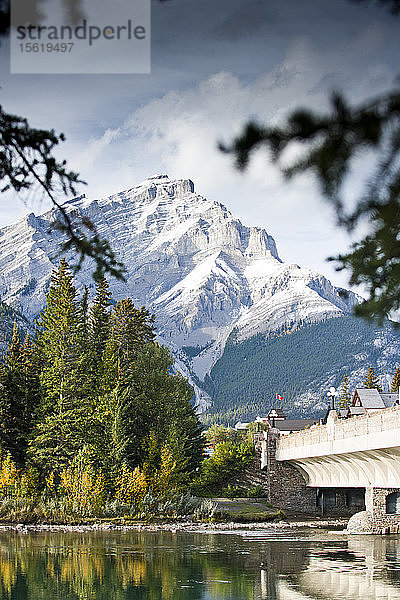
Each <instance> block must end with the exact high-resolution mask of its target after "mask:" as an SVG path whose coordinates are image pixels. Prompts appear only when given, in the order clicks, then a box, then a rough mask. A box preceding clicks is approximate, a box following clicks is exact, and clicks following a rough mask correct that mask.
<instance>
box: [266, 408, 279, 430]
mask: <svg viewBox="0 0 400 600" xmlns="http://www.w3.org/2000/svg"><path fill="white" fill-rule="evenodd" d="M268 416H269V418H270V419H272V428H273V429H275V419H276V418H277V417H278V416H279V415H278V413H277V412H276V410H275V409H274V408H273V409H272V410H270V411H269V415H268Z"/></svg>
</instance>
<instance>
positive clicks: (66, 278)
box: [29, 259, 103, 472]
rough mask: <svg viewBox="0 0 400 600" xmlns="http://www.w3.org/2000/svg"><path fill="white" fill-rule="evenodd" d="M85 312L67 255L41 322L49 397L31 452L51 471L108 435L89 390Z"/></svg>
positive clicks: (45, 389) (39, 339)
mask: <svg viewBox="0 0 400 600" xmlns="http://www.w3.org/2000/svg"><path fill="white" fill-rule="evenodd" d="M85 310H86V309H85V307H84V306H82V304H81V303H80V302H79V301H78V300H77V292H76V289H75V287H74V285H73V283H72V275H71V272H70V270H69V267H68V264H67V262H66V260H65V259H62V260H61V261H60V265H59V268H58V269H57V270H55V271H54V272H53V274H52V278H51V286H50V290H49V293H48V295H47V304H46V307H45V308H44V310H43V312H42V313H41V315H40V320H39V322H38V328H39V331H38V336H37V347H38V352H39V354H40V357H41V361H42V370H41V374H40V379H41V384H42V387H43V401H42V403H41V407H40V412H41V415H40V416H41V420H40V423H39V424H38V426H37V428H36V430H35V434H34V436H33V438H32V440H31V443H30V449H29V453H30V456H31V457H32V459H33V460H34V461H35V462H36V463H37V464H38V465H39V466H40V467H41V468H42V469H44V470H46V471H49V470H52V471H56V472H57V471H59V470H60V469H61V468H63V467H64V466H65V465H66V464H67V463H68V462H69V461H70V460H71V459H72V457H73V456H74V455H75V454H76V452H78V451H79V449H80V448H82V447H83V446H84V445H85V444H87V445H92V446H96V445H97V444H99V443H100V441H101V439H102V438H103V435H102V431H101V427H100V424H99V422H98V421H97V419H96V418H95V416H94V407H93V402H92V398H91V397H90V394H89V393H88V390H89V389H90V385H88V381H87V378H88V375H87V369H86V365H87V356H86V354H85V351H86V349H87V343H86V341H85V339H84V336H83V333H84V331H85V325H84V322H85V318H84V314H85Z"/></svg>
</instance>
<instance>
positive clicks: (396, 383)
mask: <svg viewBox="0 0 400 600" xmlns="http://www.w3.org/2000/svg"><path fill="white" fill-rule="evenodd" d="M399 388H400V369H399V367H397V369H396V370H395V372H394V375H393V381H392V386H391V388H390V391H391V392H398V391H399Z"/></svg>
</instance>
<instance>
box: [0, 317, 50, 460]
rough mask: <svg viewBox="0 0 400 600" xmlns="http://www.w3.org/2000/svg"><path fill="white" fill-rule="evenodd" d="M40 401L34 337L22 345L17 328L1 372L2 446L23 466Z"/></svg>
mask: <svg viewBox="0 0 400 600" xmlns="http://www.w3.org/2000/svg"><path fill="white" fill-rule="evenodd" d="M40 397H41V388H40V381H39V372H38V366H37V364H36V361H35V357H34V352H33V347H32V343H31V340H30V337H29V336H27V337H26V339H25V342H24V343H23V344H22V343H21V340H20V337H19V334H18V330H17V327H16V325H15V324H14V330H13V336H12V341H11V343H10V345H9V348H8V352H7V354H6V356H5V361H4V364H3V365H2V366H1V368H0V445H1V448H2V449H3V450H5V451H7V452H9V453H10V454H11V457H12V459H13V460H14V461H15V462H16V463H17V465H19V466H24V464H25V462H26V451H27V447H28V440H29V436H30V435H31V432H32V429H33V426H34V420H35V413H36V410H37V408H38V405H39V402H40Z"/></svg>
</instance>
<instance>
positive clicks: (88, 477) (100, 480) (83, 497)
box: [60, 448, 105, 514]
mask: <svg viewBox="0 0 400 600" xmlns="http://www.w3.org/2000/svg"><path fill="white" fill-rule="evenodd" d="M60 491H61V494H62V495H63V496H64V500H65V502H66V504H67V505H69V506H70V508H72V509H73V510H75V511H77V512H79V513H80V514H86V513H93V512H98V511H100V509H101V507H102V505H103V503H104V500H105V481H104V476H103V475H102V473H100V472H96V470H95V469H94V467H93V465H92V464H91V462H90V460H89V458H88V453H87V449H86V448H83V449H82V450H81V451H79V452H78V454H77V455H76V457H75V458H74V460H73V461H72V463H71V464H70V465H69V466H68V467H67V468H66V469H64V470H63V471H62V472H61V473H60Z"/></svg>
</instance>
